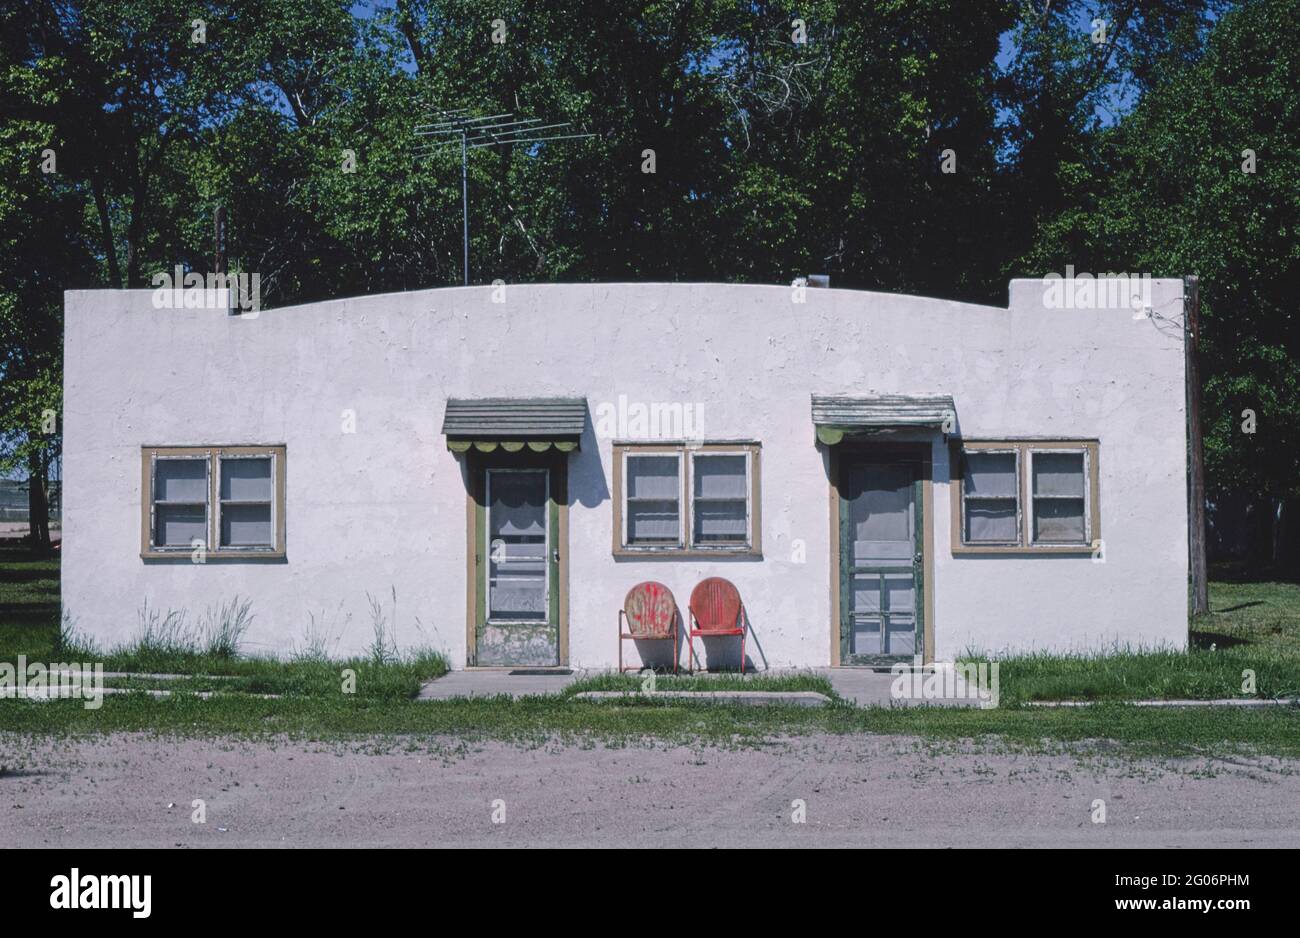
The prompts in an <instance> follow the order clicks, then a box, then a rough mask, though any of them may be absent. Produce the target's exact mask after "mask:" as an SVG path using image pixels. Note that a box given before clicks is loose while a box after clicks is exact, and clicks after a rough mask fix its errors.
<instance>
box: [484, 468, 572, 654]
mask: <svg viewBox="0 0 1300 938" xmlns="http://www.w3.org/2000/svg"><path fill="white" fill-rule="evenodd" d="M482 471H483V472H484V479H483V495H484V499H483V511H482V514H481V519H480V525H481V527H480V531H479V539H478V544H479V547H478V551H477V554H478V556H477V558H476V559H477V562H478V569H479V575H480V577H481V578H482V583H481V589H480V590H479V597H480V598H479V610H478V617H477V618H478V629H477V641H476V645H477V648H476V652H477V653H476V663H477V664H478V665H480V666H506V665H512V666H513V665H533V666H543V665H554V664H557V663H558V656H559V642H558V635H559V632H558V625H557V621H556V619H557V616H556V603H555V601H554V600H555V596H554V593H555V590H556V588H557V584H558V578H557V577H556V576H555V571H556V567H557V563H558V560H559V556H558V554H559V552H558V550H557V549H556V548H555V523H556V522H555V505H554V501H553V499H552V498H551V492H550V486H551V481H550V472H549V470H547V469H516V468H508V469H506V468H485V469H483V470H482Z"/></svg>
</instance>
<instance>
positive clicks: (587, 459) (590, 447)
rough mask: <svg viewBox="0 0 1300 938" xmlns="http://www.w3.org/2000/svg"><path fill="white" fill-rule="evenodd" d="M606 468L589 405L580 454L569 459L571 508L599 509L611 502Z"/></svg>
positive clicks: (575, 454)
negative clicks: (576, 506)
mask: <svg viewBox="0 0 1300 938" xmlns="http://www.w3.org/2000/svg"><path fill="white" fill-rule="evenodd" d="M606 478H607V476H606V475H605V466H604V463H602V462H601V455H600V441H599V440H598V439H597V438H596V431H595V429H594V428H593V424H592V422H591V405H590V404H589V405H587V425H586V427H585V428H584V429H583V431H582V442H581V443H580V444H579V446H578V452H576V453H574V454H573V455H572V456H570V457H569V506H570V507H573V505H575V504H578V505H581V506H582V507H583V508H598V507H600V505H601V504H603V503H604V502H607V501H609V486H608V485H607V484H606V483H605V479H606Z"/></svg>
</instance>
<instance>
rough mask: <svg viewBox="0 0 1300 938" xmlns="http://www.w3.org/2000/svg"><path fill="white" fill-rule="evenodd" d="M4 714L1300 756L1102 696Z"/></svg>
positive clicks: (206, 726)
mask: <svg viewBox="0 0 1300 938" xmlns="http://www.w3.org/2000/svg"><path fill="white" fill-rule="evenodd" d="M0 726H3V728H4V729H5V730H8V731H10V732H14V733H25V734H40V735H56V736H66V735H96V734H101V733H114V732H143V733H149V734H157V735H164V736H166V735H180V736H187V737H195V736H197V737H237V738H268V737H289V738H298V739H309V740H316V741H349V740H355V739H357V738H358V737H361V736H367V737H370V736H373V737H380V738H382V739H383V740H385V741H386V743H387V744H389V745H393V746H407V747H410V746H424V745H438V744H440V743H439V742H438V741H439V740H444V741H445V738H447V737H452V738H455V739H458V740H461V741H463V742H477V741H483V740H504V741H508V742H513V743H521V744H544V743H547V742H550V741H556V740H558V741H561V742H572V743H576V744H580V745H592V744H596V743H603V744H606V745H616V746H617V745H639V744H643V743H645V742H648V741H654V742H662V743H667V744H680V745H687V746H693V745H717V746H766V745H770V744H772V743H774V742H777V741H780V740H781V739H785V738H790V737H798V736H806V735H811V734H817V733H830V734H861V733H873V734H887V735H908V736H917V737H921V738H924V739H929V740H940V741H951V742H954V743H956V742H960V741H966V740H974V741H976V742H978V743H979V744H981V745H984V746H993V747H1006V746H1013V747H1016V748H1023V749H1027V750H1030V751H1054V750H1056V749H1057V748H1059V746H1060V745H1061V744H1071V745H1075V746H1077V747H1079V748H1081V749H1083V750H1087V751H1116V752H1117V754H1124V755H1129V756H1194V755H1207V756H1211V755H1212V756H1232V755H1273V756H1280V757H1288V758H1300V712H1296V711H1294V710H1291V709H1287V710H1275V709H1270V710H1267V711H1241V710H1236V709H1232V710H1229V709H1223V708H1220V709H1213V710H1150V709H1139V708H1135V707H1130V706H1125V705H1122V704H1101V705H1098V706H1096V707H1089V708H1086V709H1082V710H1069V711H1066V710H1035V709H1008V710H956V709H946V708H933V709H931V708H916V709H912V708H906V709H888V708H870V709H856V708H853V707H850V706H848V705H845V704H837V705H832V706H829V707H821V708H810V709H804V708H798V707H734V706H728V705H715V706H708V707H699V706H695V705H690V704H681V703H679V702H672V701H654V700H653V699H651V700H648V701H637V702H636V703H633V704H630V705H626V706H625V705H612V704H599V703H584V702H582V701H574V700H569V699H566V698H561V697H546V698H543V697H532V698H524V699H522V700H518V701H511V700H509V699H507V698H493V699H469V700H464V699H462V700H449V701H439V702H416V701H391V700H389V701H365V700H345V699H343V698H342V697H341V696H338V695H336V696H335V697H332V698H293V699H286V700H262V699H259V698H252V697H239V696H229V697H220V698H211V699H208V700H201V699H199V698H197V697H193V696H190V695H182V696H179V697H174V698H170V699H167V700H155V699H153V698H151V697H146V696H144V695H134V694H133V695H126V696H121V697H112V698H108V699H106V700H105V701H104V706H103V708H102V709H100V710H98V711H92V710H86V709H84V708H83V706H82V705H81V703H79V702H77V701H71V700H65V701H52V702H48V703H32V702H28V701H0Z"/></svg>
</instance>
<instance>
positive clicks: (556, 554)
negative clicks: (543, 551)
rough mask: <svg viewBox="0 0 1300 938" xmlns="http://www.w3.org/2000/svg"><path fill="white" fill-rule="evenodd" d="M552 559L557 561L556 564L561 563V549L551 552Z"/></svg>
mask: <svg viewBox="0 0 1300 938" xmlns="http://www.w3.org/2000/svg"><path fill="white" fill-rule="evenodd" d="M551 559H552V560H553V561H555V563H559V562H560V549H559V548H558V547H557V548H555V549H554V550H552V551H551Z"/></svg>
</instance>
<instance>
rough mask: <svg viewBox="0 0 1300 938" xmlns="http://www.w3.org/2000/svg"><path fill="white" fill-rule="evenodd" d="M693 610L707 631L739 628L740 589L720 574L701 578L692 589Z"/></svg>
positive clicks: (697, 619)
mask: <svg viewBox="0 0 1300 938" xmlns="http://www.w3.org/2000/svg"><path fill="white" fill-rule="evenodd" d="M691 612H692V613H693V614H694V615H695V622H696V625H697V626H699V628H700V629H702V630H704V631H706V632H711V631H715V630H716V631H725V630H728V629H735V628H739V627H740V626H739V620H740V590H738V589H736V587H735V585H734V584H733V583H732V582H731V581H730V580H724V579H723V578H722V577H720V576H711V577H709V578H708V579H707V580H701V581H700V583H699V585H698V586H696V587H695V589H693V590H692V591H691Z"/></svg>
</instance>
